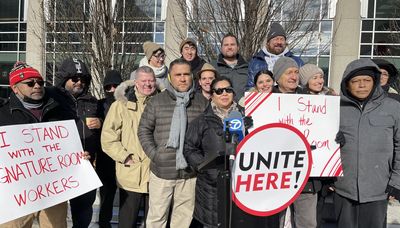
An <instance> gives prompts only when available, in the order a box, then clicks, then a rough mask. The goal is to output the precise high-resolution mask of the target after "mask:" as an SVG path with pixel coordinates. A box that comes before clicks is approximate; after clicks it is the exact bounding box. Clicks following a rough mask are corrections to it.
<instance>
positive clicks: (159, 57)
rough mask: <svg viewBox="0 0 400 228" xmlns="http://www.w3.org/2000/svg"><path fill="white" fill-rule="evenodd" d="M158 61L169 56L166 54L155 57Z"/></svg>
mask: <svg viewBox="0 0 400 228" xmlns="http://www.w3.org/2000/svg"><path fill="white" fill-rule="evenodd" d="M153 56H154V57H155V58H156V59H158V60H160V59H165V57H166V56H167V55H166V54H159V55H153Z"/></svg>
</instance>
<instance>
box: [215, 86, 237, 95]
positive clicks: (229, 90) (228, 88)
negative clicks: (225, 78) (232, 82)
mask: <svg viewBox="0 0 400 228" xmlns="http://www.w3.org/2000/svg"><path fill="white" fill-rule="evenodd" d="M213 91H214V93H216V94H217V95H221V94H222V93H224V91H225V92H226V93H233V92H234V91H233V88H232V87H226V88H219V89H214V90H213Z"/></svg>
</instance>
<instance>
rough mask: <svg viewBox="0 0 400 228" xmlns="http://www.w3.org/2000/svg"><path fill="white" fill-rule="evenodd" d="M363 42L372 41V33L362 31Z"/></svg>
mask: <svg viewBox="0 0 400 228" xmlns="http://www.w3.org/2000/svg"><path fill="white" fill-rule="evenodd" d="M361 43H372V33H361Z"/></svg>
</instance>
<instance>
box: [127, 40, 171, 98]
mask: <svg viewBox="0 0 400 228" xmlns="http://www.w3.org/2000/svg"><path fill="white" fill-rule="evenodd" d="M143 51H144V54H145V56H144V57H143V59H142V60H140V62H139V67H141V66H148V67H150V68H151V69H153V71H154V74H155V75H156V81H157V82H156V83H157V87H158V88H159V89H160V90H164V89H165V82H164V81H165V80H166V78H167V76H168V67H167V66H166V65H165V58H166V55H165V51H164V49H163V48H162V47H161V46H160V45H158V44H156V43H153V42H151V41H146V42H144V43H143ZM134 75H135V72H132V74H131V78H132V76H134Z"/></svg>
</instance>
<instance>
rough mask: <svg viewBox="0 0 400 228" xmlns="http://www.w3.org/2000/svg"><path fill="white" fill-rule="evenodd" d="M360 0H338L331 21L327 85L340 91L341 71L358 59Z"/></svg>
mask: <svg viewBox="0 0 400 228" xmlns="http://www.w3.org/2000/svg"><path fill="white" fill-rule="evenodd" d="M360 8H361V2H360V0H338V2H337V5H336V15H335V18H334V21H333V31H332V38H333V42H332V49H331V52H332V54H331V64H330V74H329V86H330V87H332V88H333V89H334V90H335V91H337V92H339V91H340V82H341V80H342V76H343V72H344V70H345V68H346V66H347V64H349V63H350V62H351V61H353V60H355V59H358V57H359V53H360V43H359V42H360V33H361V16H360V12H361V11H360Z"/></svg>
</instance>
